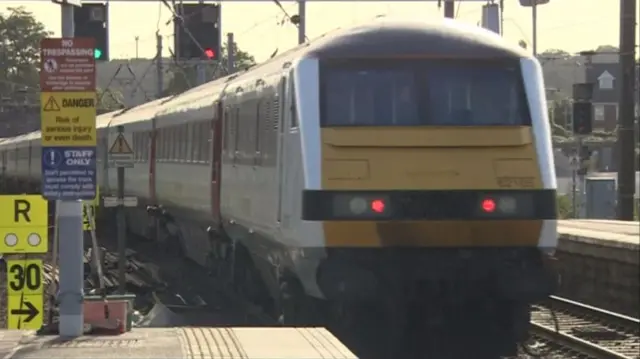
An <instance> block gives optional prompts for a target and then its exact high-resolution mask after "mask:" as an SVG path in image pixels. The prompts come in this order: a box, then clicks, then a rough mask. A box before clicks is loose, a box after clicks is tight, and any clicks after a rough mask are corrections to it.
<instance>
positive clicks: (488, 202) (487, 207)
mask: <svg viewBox="0 0 640 359" xmlns="http://www.w3.org/2000/svg"><path fill="white" fill-rule="evenodd" d="M482 210H483V211H485V212H487V213H492V212H493V211H495V210H496V201H494V200H492V199H491V198H487V199H485V200H483V201H482Z"/></svg>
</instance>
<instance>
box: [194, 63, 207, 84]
mask: <svg viewBox="0 0 640 359" xmlns="http://www.w3.org/2000/svg"><path fill="white" fill-rule="evenodd" d="M196 71H197V76H198V77H197V79H196V85H197V86H199V85H202V84H204V83H205V82H207V63H206V62H205V61H202V60H201V61H198V63H197V64H196Z"/></svg>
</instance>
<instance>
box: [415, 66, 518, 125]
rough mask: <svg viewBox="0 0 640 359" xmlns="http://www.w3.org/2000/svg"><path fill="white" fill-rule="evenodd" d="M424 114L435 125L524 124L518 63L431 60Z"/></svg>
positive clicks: (427, 73) (426, 81)
mask: <svg viewBox="0 0 640 359" xmlns="http://www.w3.org/2000/svg"><path fill="white" fill-rule="evenodd" d="M425 77H426V79H425V83H426V84H427V86H426V94H425V96H424V97H422V98H426V99H427V102H428V103H429V104H430V106H427V109H426V110H427V118H428V119H429V122H430V124H434V125H438V126H446V125H456V126H463V125H468V126H496V125H503V126H526V125H530V124H531V121H530V117H529V115H528V107H527V105H526V98H525V95H524V89H523V87H522V82H521V81H522V80H521V76H520V67H519V64H512V65H509V64H505V63H497V64H494V63H486V64H475V65H473V66H468V65H466V66H462V64H457V63H455V62H453V63H434V64H432V65H430V66H429V68H428V69H427V71H426V73H425Z"/></svg>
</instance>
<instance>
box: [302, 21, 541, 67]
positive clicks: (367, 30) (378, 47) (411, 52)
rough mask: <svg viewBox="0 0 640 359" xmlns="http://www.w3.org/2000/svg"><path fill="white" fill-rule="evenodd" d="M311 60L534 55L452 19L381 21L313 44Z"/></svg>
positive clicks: (349, 29) (310, 49) (331, 34)
mask: <svg viewBox="0 0 640 359" xmlns="http://www.w3.org/2000/svg"><path fill="white" fill-rule="evenodd" d="M305 52H306V55H307V56H313V57H317V58H319V59H323V58H329V59H331V58H363V57H382V56H384V57H402V56H407V57H415V56H425V57H435V58H451V57H453V58H523V57H530V55H529V54H528V53H527V52H526V51H525V50H524V49H522V48H521V47H520V46H517V45H513V44H510V43H508V42H507V41H505V40H504V39H503V38H502V37H501V36H500V35H498V34H496V33H494V32H492V31H489V30H486V29H483V28H481V27H477V26H471V25H467V24H463V23H460V22H457V21H455V20H451V19H442V20H439V21H406V20H404V21H400V20H394V19H387V18H380V19H376V21H374V22H371V23H367V24H364V25H361V26H355V27H351V28H347V29H344V30H338V31H335V32H332V33H329V34H327V35H325V36H323V37H321V38H319V39H318V40H317V41H315V42H312V43H311V44H310V46H309V47H308V49H307V50H306V51H305Z"/></svg>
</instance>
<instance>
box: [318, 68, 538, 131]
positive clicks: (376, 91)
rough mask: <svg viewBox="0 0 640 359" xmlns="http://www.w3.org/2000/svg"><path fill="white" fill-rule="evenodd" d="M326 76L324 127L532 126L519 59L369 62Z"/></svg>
mask: <svg viewBox="0 0 640 359" xmlns="http://www.w3.org/2000/svg"><path fill="white" fill-rule="evenodd" d="M321 76H322V88H321V91H322V92H321V99H322V114H321V115H322V120H321V122H322V125H323V126H425V125H434V126H495V125H502V126H505V125H506V126H509V125H512V126H527V125H530V124H531V120H530V117H529V115H528V107H527V104H526V96H525V94H524V88H523V84H522V77H521V74H520V68H519V62H517V61H513V62H508V61H494V62H488V61H487V62H483V63H479V62H478V61H470V60H467V61H456V60H448V61H439V60H407V61H403V62H398V61H395V60H394V61H388V60H383V61H369V62H368V63H367V65H363V64H362V62H358V63H353V64H346V65H345V64H341V65H337V66H332V65H329V66H324V67H323V69H322V75H321Z"/></svg>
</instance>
